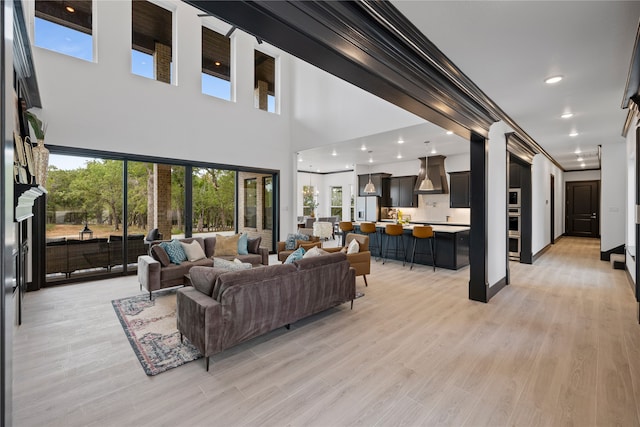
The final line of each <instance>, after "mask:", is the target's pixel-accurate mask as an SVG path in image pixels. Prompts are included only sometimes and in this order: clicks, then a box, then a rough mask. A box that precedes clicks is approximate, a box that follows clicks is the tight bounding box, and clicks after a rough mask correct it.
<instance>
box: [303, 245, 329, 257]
mask: <svg viewBox="0 0 640 427" xmlns="http://www.w3.org/2000/svg"><path fill="white" fill-rule="evenodd" d="M328 253H329V252H327V251H325V250H324V249H321V248H319V247H317V246H314V247H313V248H311V249H309V250H308V251H307V252H305V254H304V255H303V256H302V258H313V257H317V256H322V255H326V254H328Z"/></svg>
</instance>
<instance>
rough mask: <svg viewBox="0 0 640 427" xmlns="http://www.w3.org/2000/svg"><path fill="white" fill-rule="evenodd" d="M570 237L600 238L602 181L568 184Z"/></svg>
mask: <svg viewBox="0 0 640 427" xmlns="http://www.w3.org/2000/svg"><path fill="white" fill-rule="evenodd" d="M566 194H567V214H566V217H565V218H566V222H565V230H566V234H567V235H568V236H578V237H600V181H575V182H567V188H566Z"/></svg>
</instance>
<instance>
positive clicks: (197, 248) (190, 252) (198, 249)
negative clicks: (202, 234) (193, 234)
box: [180, 240, 206, 261]
mask: <svg viewBox="0 0 640 427" xmlns="http://www.w3.org/2000/svg"><path fill="white" fill-rule="evenodd" d="M180 244H181V245H182V249H183V250H184V253H185V254H186V256H187V260H189V261H197V260H199V259H202V258H206V256H205V255H204V249H202V246H201V245H200V243H199V242H197V241H195V240H194V241H192V242H191V243H184V242H181V243H180Z"/></svg>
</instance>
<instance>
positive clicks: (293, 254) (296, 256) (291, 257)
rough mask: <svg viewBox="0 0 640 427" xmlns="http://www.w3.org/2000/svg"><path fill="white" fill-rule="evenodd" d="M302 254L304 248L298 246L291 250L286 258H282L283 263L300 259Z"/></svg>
mask: <svg viewBox="0 0 640 427" xmlns="http://www.w3.org/2000/svg"><path fill="white" fill-rule="evenodd" d="M303 256H304V248H303V247H300V248H298V249H296V250H295V251H293V252H291V255H289V256H288V257H287V259H285V260H284V263H283V264H291V263H292V262H294V261H298V260H301V259H302V257H303Z"/></svg>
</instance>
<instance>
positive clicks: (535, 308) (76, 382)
mask: <svg viewBox="0 0 640 427" xmlns="http://www.w3.org/2000/svg"><path fill="white" fill-rule="evenodd" d="M372 264H373V265H372V274H371V275H370V276H369V287H367V288H365V287H364V282H363V281H362V278H357V288H358V290H359V291H363V292H365V294H366V295H365V297H363V298H361V299H358V300H356V302H355V304H354V309H353V310H349V304H344V305H342V306H340V307H338V308H335V309H332V310H329V311H327V312H324V313H321V314H319V315H316V316H313V317H311V318H308V319H305V320H303V321H300V322H298V323H296V324H294V325H292V327H291V330H289V331H288V330H286V329H285V328H281V329H279V330H276V331H273V332H272V333H270V334H267V335H266V336H263V337H260V338H257V339H254V340H252V341H250V342H247V343H244V344H241V345H239V346H237V347H235V348H233V349H230V350H228V351H225V352H224V353H222V354H219V355H216V356H214V357H213V358H212V362H213V364H212V369H211V370H210V371H209V372H206V371H205V369H204V362H203V361H202V359H200V360H197V361H194V362H191V363H188V364H186V365H184V366H181V367H179V368H176V369H172V370H170V371H167V372H165V373H162V374H159V375H157V376H155V377H147V376H146V375H145V374H144V372H143V370H142V368H141V367H140V364H139V363H138V361H137V359H136V357H135V355H134V354H133V351H132V349H131V346H130V345H129V343H128V341H127V339H126V337H125V335H124V333H123V331H122V328H121V327H120V324H119V323H118V320H117V319H116V316H115V313H114V310H113V308H112V306H111V300H112V299H115V298H122V297H125V296H129V295H135V294H138V293H139V289H138V284H137V283H136V278H135V277H128V278H121V279H114V280H106V281H97V282H91V283H86V284H75V285H68V286H61V287H56V288H48V289H44V290H41V291H38V292H31V293H28V294H27V295H26V299H25V305H26V309H25V313H24V323H23V325H22V326H20V327H19V329H18V330H17V332H16V335H15V337H14V350H15V356H14V357H15V361H14V374H13V376H14V388H13V397H14V415H13V416H14V425H16V426H42V425H46V426H146V425H154V426H157V425H168V426H178V425H179V426H200V425H203V426H205V425H208V426H211V425H219V426H236V425H255V426H271V425H273V426H284V425H294V426H298V425H300V426H341V425H364V426H387V425H429V426H431V425H449V426H506V425H515V426H529V425H531V426H557V425H577V426H596V425H597V426H610V425H620V426H637V425H640V421H639V420H640V418H639V412H638V408H639V403H640V325H638V320H637V318H636V313H637V305H636V303H635V300H634V296H633V293H632V291H631V287H630V286H629V283H628V281H627V278H626V277H625V273H624V271H621V270H613V269H611V267H610V265H609V263H606V262H603V261H600V260H599V241H598V240H594V239H578V238H563V239H561V240H560V241H559V242H558V243H557V244H556V245H554V246H553V247H552V248H551V249H550V250H549V251H547V252H546V253H545V254H544V256H543V257H542V258H541V259H539V260H538V261H537V262H536V264H535V265H521V264H515V263H511V274H512V284H511V285H510V286H508V287H507V288H505V289H504V290H502V291H501V292H500V293H498V295H496V296H495V297H494V298H493V299H492V300H491V301H490V302H489V303H488V304H482V303H477V302H472V301H469V300H468V288H467V282H468V275H469V270H468V267H467V268H464V269H462V270H460V271H457V272H453V271H448V270H441V269H438V271H436V272H435V273H434V272H433V271H432V270H431V269H430V268H429V267H426V266H416V267H414V269H413V271H409V268H408V266H407V267H404V268H403V267H402V264H401V263H400V262H396V261H391V262H387V263H386V264H385V265H382V263H381V262H378V263H376V262H372Z"/></svg>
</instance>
